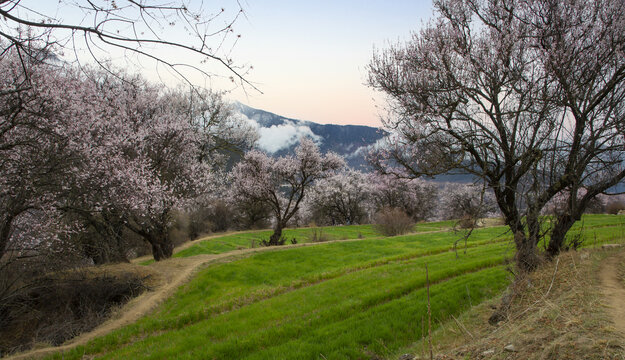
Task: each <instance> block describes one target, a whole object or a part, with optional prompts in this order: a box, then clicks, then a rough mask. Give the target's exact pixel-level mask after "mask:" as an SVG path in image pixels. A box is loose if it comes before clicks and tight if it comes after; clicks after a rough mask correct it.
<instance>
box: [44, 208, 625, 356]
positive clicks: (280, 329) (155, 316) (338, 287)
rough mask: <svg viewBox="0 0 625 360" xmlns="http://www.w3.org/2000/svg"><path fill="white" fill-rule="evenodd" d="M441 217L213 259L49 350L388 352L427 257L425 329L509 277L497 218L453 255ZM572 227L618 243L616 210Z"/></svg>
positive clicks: (412, 309)
mask: <svg viewBox="0 0 625 360" xmlns="http://www.w3.org/2000/svg"><path fill="white" fill-rule="evenodd" d="M451 225H452V224H451V223H450V222H441V223H429V224H422V225H420V226H419V227H418V228H417V231H418V232H417V233H415V234H410V235H404V236H397V237H387V238H384V237H382V236H381V235H379V234H377V233H376V232H375V231H374V230H373V228H372V227H371V226H347V227H335V228H324V231H327V233H328V234H331V236H333V237H335V238H337V239H344V238H345V239H350V238H361V240H358V241H343V242H333V243H321V244H319V245H316V246H309V247H296V248H288V249H284V250H278V251H272V252H263V253H256V254H253V255H251V256H249V257H246V258H243V259H239V260H236V261H232V262H229V263H221V264H215V265H212V266H210V267H207V268H206V269H204V270H202V271H201V272H200V273H198V274H197V276H196V277H195V278H194V279H193V280H191V281H190V282H189V283H188V284H186V285H184V286H182V287H181V288H180V289H178V291H177V292H176V294H175V295H174V296H172V297H171V298H170V299H169V300H167V301H166V302H165V303H164V304H163V305H162V306H160V308H159V309H158V310H157V311H155V312H154V313H152V314H151V315H148V316H146V317H144V318H142V319H141V320H139V321H138V322H137V323H135V324H132V325H130V326H127V327H125V328H122V329H119V330H117V331H114V332H113V333H111V334H109V335H106V336H104V337H101V338H97V339H95V340H93V341H91V342H90V343H88V344H87V345H85V346H80V347H78V348H75V349H73V350H71V351H69V352H65V353H63V354H56V355H54V356H52V358H57V359H61V358H62V359H80V358H83V356H87V357H89V358H91V357H95V358H103V359H130V358H132V359H138V358H145V359H173V358H180V359H361V358H374V357H376V356H377V357H387V356H391V355H393V354H396V353H398V351H399V350H401V349H403V348H406V347H408V346H409V345H410V344H411V343H413V342H414V341H416V340H418V339H420V338H421V337H422V335H423V331H424V329H426V330H425V331H427V328H424V325H423V324H424V321H425V322H427V315H426V309H427V306H426V300H425V299H426V296H425V291H426V288H425V283H426V279H425V266H426V264H427V266H428V269H429V280H430V283H431V288H430V292H431V297H432V300H431V304H432V322H433V324H434V327H438V326H439V324H440V323H443V322H445V321H447V320H448V319H450V318H451V316H452V315H453V316H457V315H459V314H461V313H462V312H464V311H466V310H467V309H469V308H470V307H471V306H472V305H476V304H478V303H480V302H482V301H484V300H486V299H489V298H492V297H494V296H497V295H498V294H500V293H501V291H502V290H503V289H505V287H506V286H507V285H508V283H509V281H510V278H509V273H508V272H507V271H506V269H505V265H504V264H505V261H506V259H508V258H511V257H513V256H514V249H513V246H512V244H511V242H510V241H509V240H510V238H511V236H510V234H508V233H507V232H506V227H504V226H497V227H490V228H484V229H478V230H475V231H474V232H473V234H472V236H471V237H470V238H469V239H468V242H467V246H466V248H465V247H464V243H463V244H462V245H459V248H458V252H457V254H456V253H455V252H453V251H451V250H452V248H453V244H454V242H455V241H456V240H458V239H459V238H460V237H461V235H462V234H460V233H455V232H453V231H451V230H445V229H447V228H449V227H450V226H451ZM440 230H445V231H440ZM306 231H310V230H309V229H295V230H289V232H288V233H287V236H301V237H305V236H306ZM432 231H439V232H432ZM580 231H581V236H583V237H584V238H585V239H586V242H585V245H586V246H595V245H598V244H601V243H604V242H622V241H623V237H624V236H625V217H624V216H609V215H588V216H585V217H584V219H583V221H582V222H580V224H576V226H575V228H574V229H573V230H572V234H573V235H572V236H574V235H575V234H576V233H580ZM419 232H420V233H419ZM265 233H266V232H255V233H254V232H249V233H244V234H235V235H227V236H224V237H223V238H213V239H211V240H206V241H199V242H198V244H197V245H195V246H193V247H191V248H189V249H187V250H188V251H187V250H185V251H183V252H180V253H178V254H177V255H178V256H193V255H197V254H202V253H209V254H210V253H214V252H219V251H227V250H226V249H227V247H224V248H219V247H217V246H216V245H215V244H220V243H221V244H230V245H228V246H243V247H245V246H244V245H235V244H238V243H240V244H245V242H246V241H247V240H248V239H250V237H253V236H266V234H265ZM359 234H360V235H359ZM248 245H249V244H248ZM235 249H236V247H235Z"/></svg>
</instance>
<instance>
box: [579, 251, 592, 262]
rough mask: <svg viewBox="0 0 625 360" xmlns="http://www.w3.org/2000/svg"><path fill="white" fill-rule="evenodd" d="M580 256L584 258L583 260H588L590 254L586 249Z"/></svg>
mask: <svg viewBox="0 0 625 360" xmlns="http://www.w3.org/2000/svg"><path fill="white" fill-rule="evenodd" d="M579 257H580V258H582V260H586V259H588V258H589V257H590V254H589V253H588V252H586V251H584V252H583V253H582V254H581V255H580V256H579Z"/></svg>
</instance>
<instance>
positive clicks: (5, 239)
mask: <svg viewBox="0 0 625 360" xmlns="http://www.w3.org/2000/svg"><path fill="white" fill-rule="evenodd" d="M12 223H13V216H10V215H9V214H6V215H5V216H2V218H1V222H0V259H1V258H2V257H3V256H4V253H5V252H6V250H7V246H8V245H9V237H10V235H11V224H12Z"/></svg>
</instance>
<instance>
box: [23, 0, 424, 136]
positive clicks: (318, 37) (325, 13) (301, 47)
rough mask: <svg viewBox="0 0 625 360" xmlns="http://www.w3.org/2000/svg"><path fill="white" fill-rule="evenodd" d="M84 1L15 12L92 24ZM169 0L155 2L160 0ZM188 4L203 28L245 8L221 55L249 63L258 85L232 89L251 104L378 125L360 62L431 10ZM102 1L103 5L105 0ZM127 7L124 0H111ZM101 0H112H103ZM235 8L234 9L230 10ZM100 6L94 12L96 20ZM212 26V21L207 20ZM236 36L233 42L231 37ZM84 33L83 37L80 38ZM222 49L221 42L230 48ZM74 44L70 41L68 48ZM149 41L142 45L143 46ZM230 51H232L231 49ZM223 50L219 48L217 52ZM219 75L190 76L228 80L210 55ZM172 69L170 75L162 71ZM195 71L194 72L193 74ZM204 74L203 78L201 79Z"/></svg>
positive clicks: (198, 0) (180, 56)
mask: <svg viewBox="0 0 625 360" xmlns="http://www.w3.org/2000/svg"><path fill="white" fill-rule="evenodd" d="M83 1H85V0H75V1H74V0H63V1H58V0H56V1H52V0H46V1H43V0H22V1H21V2H20V7H18V8H17V10H16V14H18V15H21V16H26V18H28V19H30V20H32V21H36V22H41V21H44V20H45V19H46V18H45V16H50V17H53V18H54V19H55V21H60V22H65V23H73V24H81V25H89V26H91V25H93V23H94V19H93V16H92V15H89V14H88V13H87V14H86V13H83V12H81V10H80V6H77V5H80V4H82V2H83ZM166 1H167V0H162V1H157V3H158V4H164V3H166ZM188 2H189V8H190V9H191V8H195V9H197V8H199V7H201V8H202V9H204V11H205V13H204V15H205V17H206V18H211V17H213V16H214V15H215V14H218V13H220V11H221V8H224V9H225V11H224V12H223V13H222V15H219V16H217V17H215V18H214V19H213V21H211V22H210V23H209V24H210V27H208V32H209V33H210V32H213V31H216V30H218V29H220V28H221V27H223V26H224V24H226V23H227V22H228V21H229V19H232V17H233V16H234V15H236V14H237V11H238V9H239V7H238V6H239V5H238V4H240V5H241V6H242V7H243V9H244V10H245V16H244V17H239V18H238V20H237V21H236V22H235V24H234V28H233V32H232V35H234V36H230V37H229V39H228V43H227V46H223V47H221V48H220V49H221V52H220V54H222V53H224V51H225V53H226V54H228V55H227V56H230V57H231V58H232V59H233V61H234V63H235V64H238V65H241V64H248V65H250V66H253V70H252V71H251V72H250V73H249V74H247V76H246V79H247V80H248V81H250V82H252V83H253V84H255V86H256V87H257V88H258V89H259V90H260V91H262V94H261V93H259V92H257V91H255V90H254V89H251V88H249V87H247V88H240V87H239V88H236V89H235V90H234V91H232V92H231V93H230V94H229V95H228V97H229V98H230V99H231V100H238V101H240V102H242V103H244V104H247V105H249V106H252V107H255V108H260V109H263V110H267V111H270V112H273V113H276V114H279V115H282V116H285V117H290V118H295V119H300V120H308V121H314V122H318V123H333V124H362V125H372V126H378V125H380V121H379V115H380V114H381V113H383V110H378V109H377V108H376V104H377V105H378V106H381V107H383V106H384V101H383V97H382V96H381V95H379V94H376V93H375V92H374V91H373V90H371V89H369V88H367V87H366V86H365V85H364V84H365V82H366V78H367V71H366V67H367V64H368V63H369V61H370V59H371V57H372V54H373V49H374V47H376V48H385V47H387V45H388V44H389V43H396V42H398V41H404V40H407V39H408V38H409V37H410V34H411V32H412V31H415V30H418V29H419V28H420V26H421V25H422V24H423V23H424V22H425V21H427V20H428V19H429V18H430V17H431V16H432V3H431V0H413V1H408V0H399V1H393V0H364V1H362V0H334V1H329V0H317V1H293V0H263V1H255V0H188ZM98 3H105V4H108V2H107V1H105V0H98ZM116 3H118V5H119V6H127V5H128V4H127V3H125V0H117V2H116ZM107 6H110V4H108V5H107ZM233 14H234V15H233ZM103 16H105V14H100V17H99V19H100V20H102V19H103ZM161 25H162V26H157V27H155V29H156V30H157V31H158V34H159V36H162V37H163V38H164V39H166V40H170V41H173V42H185V41H191V40H190V38H189V35H188V32H185V31H183V30H182V29H183V28H184V27H185V24H184V23H182V24H180V23H177V24H175V25H173V24H167V23H166V22H165V24H161ZM107 26H108V27H107V29H108V30H109V31H111V32H117V33H120V31H121V32H122V33H128V32H134V33H140V34H141V36H143V34H144V33H147V34H149V33H150V32H149V29H148V28H146V27H141V26H139V27H136V28H133V27H132V26H131V25H130V24H128V23H125V22H108V23H107ZM207 26H209V25H207ZM54 34H55V36H57V37H58V39H60V43H65V44H69V45H70V46H68V48H67V53H66V54H60V55H61V56H63V57H65V58H68V59H71V58H72V57H74V58H76V57H77V58H78V59H80V62H91V63H93V58H92V57H91V56H90V55H89V50H90V51H91V52H93V53H95V54H96V57H97V58H98V59H104V58H107V59H111V60H112V62H113V64H114V65H116V66H118V67H122V68H126V69H128V70H129V71H139V72H141V73H142V74H143V75H144V76H146V77H147V78H148V79H150V80H153V81H162V82H163V83H165V84H170V83H172V84H173V79H174V78H173V77H172V76H171V71H170V70H168V69H166V68H164V67H163V66H157V65H156V64H155V63H154V62H152V63H150V60H149V59H145V58H137V57H134V56H129V55H128V53H127V52H124V51H123V50H121V49H119V48H115V47H106V46H103V44H102V43H99V45H97V44H96V45H91V46H90V47H89V50H88V49H87V48H86V46H85V44H84V39H83V38H82V35H81V34H80V33H76V34H77V35H76V36H75V38H73V39H72V38H71V37H68V33H65V34H64V33H63V32H62V31H55V32H54ZM238 34H240V35H241V38H240V39H238V41H237V43H236V45H235V46H234V47H233V48H232V50H230V49H231V48H230V45H231V41H232V39H235V40H236V39H237V38H236V35H238ZM81 41H82V42H81ZM209 43H210V46H218V43H219V39H218V36H216V37H215V38H211V39H210V42H209ZM226 47H227V49H224V48H226ZM71 49H75V51H74V50H71ZM145 49H148V48H147V47H146V48H145ZM171 50H172V49H162V52H161V49H157V50H155V51H157V53H156V55H157V56H159V57H163V58H167V59H168V60H170V61H171V62H173V63H184V64H193V65H197V64H200V62H199V61H200V59H193V57H192V56H190V54H188V53H185V52H180V53H178V52H176V51H173V52H172V51H171ZM230 51H231V52H230ZM220 56H221V55H220ZM200 66H201V67H203V68H204V69H206V70H207V71H209V72H214V73H216V74H218V75H221V76H218V77H212V78H210V79H209V81H208V82H206V78H202V77H201V76H194V77H191V80H192V81H193V82H194V83H196V85H200V86H207V87H212V88H214V89H215V90H225V89H231V88H232V83H231V82H230V81H229V80H228V79H227V77H228V76H229V75H231V74H230V73H228V72H227V71H224V68H223V67H222V66H220V65H219V64H218V63H216V62H212V63H211V62H208V63H206V64H203V65H200ZM168 72H169V74H168ZM196 75H197V74H196ZM201 78H202V79H201Z"/></svg>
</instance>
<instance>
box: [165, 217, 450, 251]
mask: <svg viewBox="0 0 625 360" xmlns="http://www.w3.org/2000/svg"><path fill="white" fill-rule="evenodd" d="M453 224H454V221H450V220H448V221H438V222H430V223H419V224H417V225H416V226H415V228H414V232H415V233H420V232H428V231H440V230H444V229H447V228H451V227H452V226H453ZM313 231H320V232H321V234H323V236H325V237H326V238H327V239H328V240H347V239H370V238H380V237H382V235H381V234H380V233H379V232H377V231H376V230H375V226H374V225H344V226H323V227H312V228H297V229H285V230H284V232H283V233H284V236H285V237H286V238H287V239H289V240H290V239H292V238H295V239H296V240H297V242H298V243H307V242H310V238H311V234H312V233H313ZM271 233H272V231H271V230H260V231H250V232H244V233H237V234H230V235H224V236H222V237H216V238H211V239H206V240H202V239H199V240H197V244H195V245H193V246H191V247H189V248H187V249H185V250H182V251H180V252H178V253H176V254H175V255H174V257H188V256H194V255H199V254H221V253H224V252H229V251H233V250H238V249H247V248H250V247H251V245H252V242H254V243H255V246H260V240H261V239H265V240H266V239H268V238H269V236H270V235H271ZM287 243H289V242H287Z"/></svg>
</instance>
